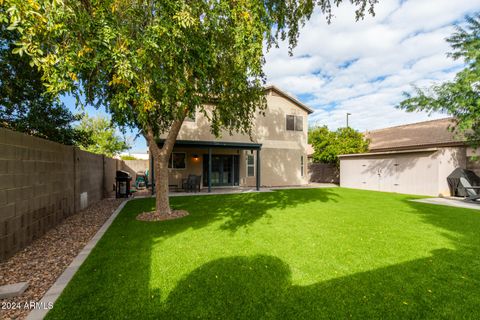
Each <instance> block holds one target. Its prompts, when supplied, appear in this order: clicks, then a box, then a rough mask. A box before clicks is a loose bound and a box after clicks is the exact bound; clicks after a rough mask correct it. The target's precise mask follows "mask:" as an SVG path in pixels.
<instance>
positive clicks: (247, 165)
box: [246, 154, 257, 178]
mask: <svg viewBox="0 0 480 320" xmlns="http://www.w3.org/2000/svg"><path fill="white" fill-rule="evenodd" d="M249 157H252V158H253V164H251V165H250V164H248V158H249ZM249 167H252V168H253V175H251V176H250V175H249V174H248V168H249ZM246 169H247V177H248V178H250V177H255V174H256V171H257V170H256V169H255V156H254V155H253V154H247V158H246Z"/></svg>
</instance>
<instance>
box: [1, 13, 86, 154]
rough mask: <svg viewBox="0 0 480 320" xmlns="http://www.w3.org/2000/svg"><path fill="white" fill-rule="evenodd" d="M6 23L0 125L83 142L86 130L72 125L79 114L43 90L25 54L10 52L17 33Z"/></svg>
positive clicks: (65, 141) (66, 141) (38, 74)
mask: <svg viewBox="0 0 480 320" xmlns="http://www.w3.org/2000/svg"><path fill="white" fill-rule="evenodd" d="M0 10H3V9H2V8H0ZM7 26H8V25H7V24H5V23H0V127H5V128H8V129H12V130H16V131H20V132H24V133H27V134H30V135H34V136H38V137H41V138H45V139H48V140H51V141H55V142H59V143H63V144H69V145H72V144H80V145H82V144H84V143H86V142H87V141H88V136H87V135H86V134H85V132H83V131H81V130H76V129H75V128H74V127H73V126H72V124H73V123H74V122H75V121H76V120H78V116H77V115H74V114H73V113H72V112H70V111H69V110H68V109H67V107H66V106H65V105H64V104H63V103H61V102H60V101H59V99H58V98H57V97H55V96H54V95H52V94H50V93H48V92H46V90H45V86H44V85H43V82H42V73H41V72H40V71H39V70H37V68H34V67H32V66H30V59H29V57H28V56H25V55H22V56H20V55H18V54H15V53H13V50H14V49H15V43H16V42H17V41H19V40H20V34H19V33H18V32H16V31H8V30H7Z"/></svg>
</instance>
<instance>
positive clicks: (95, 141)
mask: <svg viewBox="0 0 480 320" xmlns="http://www.w3.org/2000/svg"><path fill="white" fill-rule="evenodd" d="M76 129H78V130H80V131H82V132H86V133H87V134H88V136H89V137H90V139H89V140H90V141H89V142H88V144H86V145H83V146H80V149H82V150H85V151H88V152H92V153H98V154H104V155H106V156H109V157H113V156H116V155H118V154H120V152H122V151H125V150H127V149H128V148H129V147H130V146H129V145H128V143H127V142H126V141H125V139H124V138H122V137H121V136H119V135H118V134H117V130H116V127H115V125H113V124H112V123H111V121H110V120H109V119H107V118H106V117H104V116H96V117H89V116H88V114H85V116H83V117H82V119H81V120H80V123H79V124H78V125H77V126H76Z"/></svg>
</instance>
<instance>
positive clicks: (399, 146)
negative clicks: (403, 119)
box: [365, 118, 465, 152]
mask: <svg viewBox="0 0 480 320" xmlns="http://www.w3.org/2000/svg"><path fill="white" fill-rule="evenodd" d="M454 124H455V122H454V119H453V118H444V119H438V120H430V121H424V122H418V123H412V124H406V125H401V126H396V127H390V128H385V129H379V130H372V131H367V132H366V133H365V137H366V138H368V139H370V146H369V149H370V152H376V151H377V152H378V151H388V150H405V149H416V148H425V147H441V146H453V145H463V144H465V139H464V138H462V137H461V136H459V135H458V134H455V133H454V132H452V131H451V130H449V127H451V126H453V125H454Z"/></svg>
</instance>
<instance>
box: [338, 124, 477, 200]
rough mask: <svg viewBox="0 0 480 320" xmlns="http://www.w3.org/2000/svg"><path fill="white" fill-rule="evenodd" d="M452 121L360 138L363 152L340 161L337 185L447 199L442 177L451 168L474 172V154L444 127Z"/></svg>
mask: <svg viewBox="0 0 480 320" xmlns="http://www.w3.org/2000/svg"><path fill="white" fill-rule="evenodd" d="M452 124H453V122H452V118H446V119H439V120H431V121H425V122H419V123H413V124H408V125H402V126H396V127H391V128H386V129H380V130H373V131H368V132H366V133H365V136H366V138H368V139H370V146H369V152H368V153H362V154H350V155H342V156H340V185H341V186H342V187H348V188H358V189H367V190H378V191H387V192H398V193H407V194H418V195H429V196H448V195H450V191H449V188H448V184H447V176H448V175H449V174H450V173H451V172H452V171H453V170H454V169H455V168H457V167H461V168H467V169H470V170H475V171H476V172H477V174H478V173H480V165H479V163H478V162H477V161H473V160H472V159H471V156H472V155H474V150H472V149H471V148H469V147H468V146H467V144H466V143H465V140H464V139H462V138H461V137H458V136H456V135H455V134H454V133H453V132H452V131H451V130H449V127H450V126H451V125H452Z"/></svg>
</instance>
